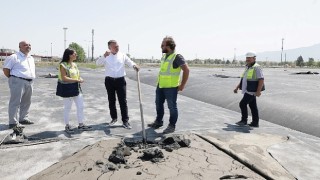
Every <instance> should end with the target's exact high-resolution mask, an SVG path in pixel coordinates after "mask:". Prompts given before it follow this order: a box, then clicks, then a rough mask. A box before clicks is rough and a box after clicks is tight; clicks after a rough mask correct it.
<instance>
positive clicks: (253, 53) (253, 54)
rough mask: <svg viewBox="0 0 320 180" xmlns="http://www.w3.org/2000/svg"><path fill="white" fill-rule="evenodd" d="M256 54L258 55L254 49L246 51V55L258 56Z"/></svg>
mask: <svg viewBox="0 0 320 180" xmlns="http://www.w3.org/2000/svg"><path fill="white" fill-rule="evenodd" d="M256 56H257V55H256V52H254V51H249V52H247V53H246V57H256Z"/></svg>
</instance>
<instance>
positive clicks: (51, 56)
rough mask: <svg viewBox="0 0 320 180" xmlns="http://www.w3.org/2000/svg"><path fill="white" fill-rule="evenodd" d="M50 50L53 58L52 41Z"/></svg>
mask: <svg viewBox="0 0 320 180" xmlns="http://www.w3.org/2000/svg"><path fill="white" fill-rule="evenodd" d="M50 51H51V58H52V43H51V49H50Z"/></svg>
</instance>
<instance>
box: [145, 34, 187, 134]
mask: <svg viewBox="0 0 320 180" xmlns="http://www.w3.org/2000/svg"><path fill="white" fill-rule="evenodd" d="M175 47H176V44H175V42H174V40H173V38H172V37H169V36H166V37H165V38H164V39H163V41H162V44H161V49H162V53H163V56H162V58H161V66H160V71H159V74H158V85H157V89H156V111H157V117H156V120H155V121H154V122H153V123H151V124H148V126H149V127H152V128H154V129H158V128H160V127H162V126H163V116H164V102H165V100H166V101H167V104H168V108H169V111H170V118H169V125H168V127H167V128H166V129H165V130H164V131H163V133H165V134H167V133H172V132H174V131H175V127H176V123H177V120H178V107H177V95H178V91H182V90H183V89H184V87H185V85H186V83H187V80H188V77H189V67H188V65H187V63H186V62H185V60H184V58H183V56H182V55H181V54H176V53H175ZM181 70H182V72H183V73H182V80H181V82H180V73H181Z"/></svg>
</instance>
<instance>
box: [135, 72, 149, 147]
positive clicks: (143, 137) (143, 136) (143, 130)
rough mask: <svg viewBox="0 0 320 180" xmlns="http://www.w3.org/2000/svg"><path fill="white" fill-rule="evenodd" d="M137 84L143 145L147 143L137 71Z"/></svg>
mask: <svg viewBox="0 0 320 180" xmlns="http://www.w3.org/2000/svg"><path fill="white" fill-rule="evenodd" d="M137 82H138V93H139V103H140V114H141V122H142V141H143V143H144V144H146V143H147V138H146V131H145V129H144V119H143V109H142V101H141V89H140V76H139V71H137Z"/></svg>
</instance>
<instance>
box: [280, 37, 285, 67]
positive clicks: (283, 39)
mask: <svg viewBox="0 0 320 180" xmlns="http://www.w3.org/2000/svg"><path fill="white" fill-rule="evenodd" d="M281 40H282V46H281V64H282V53H283V40H284V39H283V38H282V39H281Z"/></svg>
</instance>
